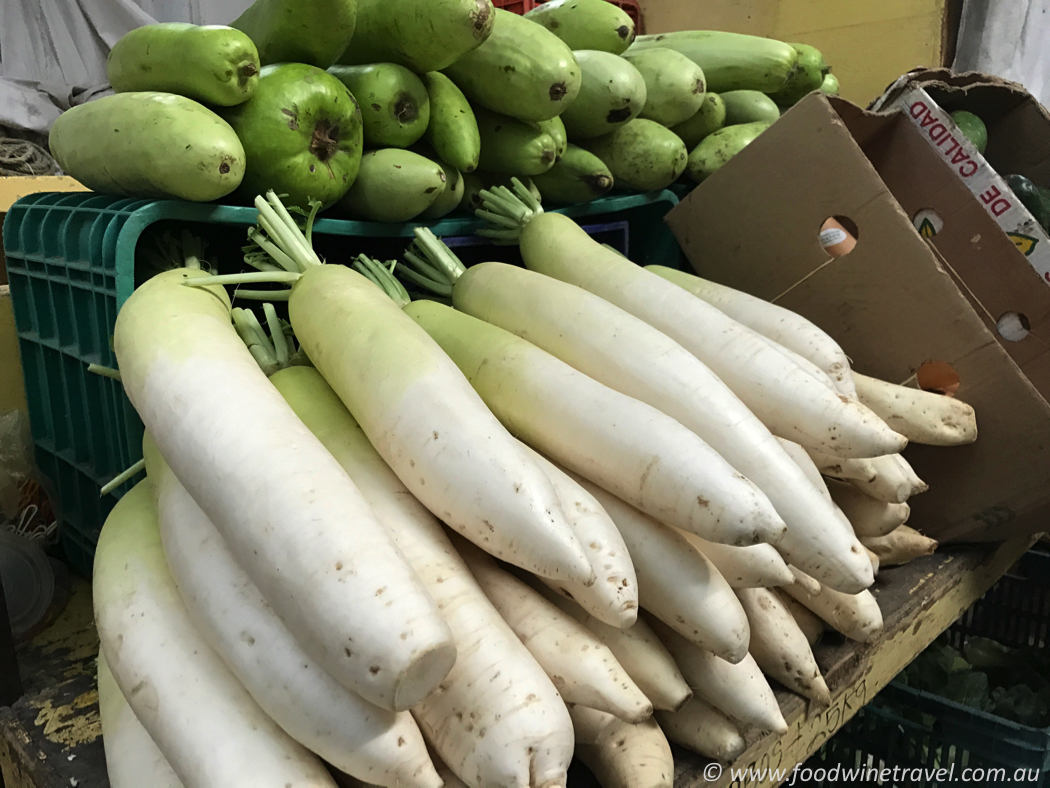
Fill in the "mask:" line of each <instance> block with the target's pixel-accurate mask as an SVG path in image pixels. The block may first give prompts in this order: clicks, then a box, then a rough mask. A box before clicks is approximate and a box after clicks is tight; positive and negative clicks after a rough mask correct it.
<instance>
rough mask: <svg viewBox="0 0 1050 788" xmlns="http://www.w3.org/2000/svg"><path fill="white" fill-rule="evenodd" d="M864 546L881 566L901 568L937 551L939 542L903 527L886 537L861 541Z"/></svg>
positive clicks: (875, 537)
mask: <svg viewBox="0 0 1050 788" xmlns="http://www.w3.org/2000/svg"><path fill="white" fill-rule="evenodd" d="M861 541H862V542H864V546H865V547H867V548H868V549H869V550H871V551H872V552H873V553H875V555H877V556H878V558H879V565H880V566H900V565H901V564H906V563H908V562H909V561H914V560H915V559H916V558H921V557H922V556H924V555H930V554H931V553H933V552H934V551H935V550H936V549H937V540H936V539H930V538H929V537H928V536H923V535H922V534H920V533H919V532H918V531H916V530H914V529H913V528H909V527H908V526H906V525H902V526H900V527H898V528H896V529H894V530H893V531H892V532H891V533H889V534H886V535H885V536H874V537H870V538H867V539H861Z"/></svg>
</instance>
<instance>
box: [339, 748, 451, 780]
mask: <svg viewBox="0 0 1050 788" xmlns="http://www.w3.org/2000/svg"><path fill="white" fill-rule="evenodd" d="M430 759H431V760H432V761H433V762H434V768H436V769H437V773H438V777H440V778H441V780H442V781H443V782H444V785H443V786H442V788H468V787H467V784H466V783H465V782H463V781H462V780H461V779H459V777H457V776H456V774H455V772H453V771H452V770H451V769H450V768H448V766H446V765H445V763H444V761H442V760H441V759H440V758H438V757H437V756H436V755H435V754H434V753H431V754H430ZM333 776H334V777H335V781H336V783H338V784H339V786H340V788H377V786H375V785H372V784H371V783H365V782H361V781H360V780H358V779H356V778H354V777H351V776H350V775H348V774H342V773H336V774H335V775H333Z"/></svg>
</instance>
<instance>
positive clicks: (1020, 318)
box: [995, 312, 1032, 342]
mask: <svg viewBox="0 0 1050 788" xmlns="http://www.w3.org/2000/svg"><path fill="white" fill-rule="evenodd" d="M995 329H996V331H998V332H999V336H1001V337H1002V338H1003V339H1005V340H1006V341H1007V342H1020V341H1021V340H1022V339H1024V338H1025V337H1027V336H1028V334H1029V333H1030V332H1031V330H1032V323H1031V321H1029V320H1028V317H1027V316H1026V315H1025V314H1024V313H1023V312H1004V313H1003V314H1002V316H1001V317H1000V318H999V319H998V320H997V321H996V323H995Z"/></svg>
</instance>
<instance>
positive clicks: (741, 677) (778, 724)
mask: <svg viewBox="0 0 1050 788" xmlns="http://www.w3.org/2000/svg"><path fill="white" fill-rule="evenodd" d="M649 625H650V626H651V627H652V628H653V632H655V633H656V636H657V637H658V638H660V640H661V641H663V644H664V645H665V646H667V650H668V651H670V652H671V656H672V657H674V661H675V662H677V663H678V667H679V669H681V671H682V675H683V676H685V680H686V681H687V682H689V687H690V688H691V689H692V690H693V697H694V698H700V699H702V700H705V701H707V702H708V703H710V704H711V705H712V706H714V707H715V708H716V709H718V710H719V711H720V712H722V713H723V714H725V715H726V716H727V717H729V718H730V719H732V720H734V721H736V722H738V723H740V724H741V725H743V726H745V727H746V726H749V725H751V726H754V727H755V728H757V729H758V730H760V731H764V732H772V733H784V732H785V731H786V730H787V723H786V722H784V715H783V714H781V713H780V706H779V705H778V704H777V699H776V696H775V695H774V694H773V690H772V689H771V688H770V686H769V682H767V681H766V678H765V676H763V675H762V671H761V670H760V669H759V667H758V664H757V663H756V662H755V658H754V657H753V656H751V654H748V655H747V656H745V657H744V658H743V659H742V660H740V662H738V663H736V664H735V665H734V664H731V663H729V662H726V661H725V660H724V659H721V658H719V657H716V656H715V655H714V654H712V653H711V652H710V651H708V650H706V649H703V648H700V647H699V646H697V645H695V644H694V643H690V642H689V641H688V640H686V639H685V638H683V637H682V636H681V635H679V634H678V633H677V632H675V631H674V630H673V629H671V628H670V627H668V626H667V625H666V624H664V623H663V622H662V621H656V620H651V621H649Z"/></svg>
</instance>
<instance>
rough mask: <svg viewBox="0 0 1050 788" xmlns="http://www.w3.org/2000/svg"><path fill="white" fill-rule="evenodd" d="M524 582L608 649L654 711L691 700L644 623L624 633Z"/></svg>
mask: <svg viewBox="0 0 1050 788" xmlns="http://www.w3.org/2000/svg"><path fill="white" fill-rule="evenodd" d="M528 582H529V584H530V585H531V586H532V587H533V588H534V589H535V590H537V591H539V592H540V593H541V594H543V595H544V597H546V599H547V600H548V601H549V602H551V603H553V604H554V605H556V606H557V607H558V608H560V609H561V611H562V612H563V613H567V614H568V615H570V616H572V617H573V618H575V619H576V620H577V621H579V622H580V623H581V624H583V626H585V627H586V628H587V629H589V630H590V631H591V633H592V634H593V635H594V636H595V637H597V638H598V639H599V640H600V641H601V642H602V643H604V644H605V645H606V646H607V647H608V648H609V650H610V651H611V652H612V653H613V656H614V657H616V661H617V662H619V663H620V666H621V667H622V668H623V669H624V670H625V671H626V672H627V675H628V676H630V677H631V680H632V681H634V683H635V684H636V685H637V686H638V688H639V689H640V690H641V691H642V693H643V694H644V695H645V697H647V698H648V699H649V701H650V702H651V703H652V704H653V708H654V709H661V710H663V711H675V710H677V709H680V708H681V707H682V706H683V705H684V704H685V702H686V701H687V700H689V698H691V697H692V696H693V691H692V690H691V689H689V685H688V684H686V682H685V679H684V678H683V677H682V673H681V671H680V670H679V669H678V665H677V664H675V661H674V659H673V658H672V657H671V655H670V654H669V653H668V652H667V649H666V648H665V647H664V644H663V643H661V642H660V639H659V638H657V637H656V634H655V633H654V632H653V631H652V629H650V627H649V625H648V624H646V623H645V620H644V619H641V618H639V619H638V620H637V621H636V622H635V623H634V624H633V625H632V626H630V627H628V628H627V629H619V628H617V627H611V626H609V625H608V624H604V623H602V622H601V621H599V620H598V619H597V618H595V617H594V616H592V615H590V614H588V613H587V612H586V611H584V610H583V608H581V607H580V606H579V605H577V604H576V603H575V602H573V601H571V600H570V599H567V598H565V597H564V596H560V595H559V594H557V593H556V592H555V591H554V590H553V589H551V588H548V587H546V586H545V585H543V584H541V583H539V582H538V581H537V580H536V578H534V577H533V578H531V579H529V581H528Z"/></svg>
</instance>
